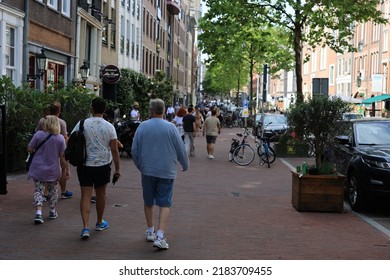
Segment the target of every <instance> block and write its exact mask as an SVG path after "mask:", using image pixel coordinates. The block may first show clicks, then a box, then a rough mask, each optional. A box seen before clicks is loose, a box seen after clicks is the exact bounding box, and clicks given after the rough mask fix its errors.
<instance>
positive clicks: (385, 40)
mask: <svg viewBox="0 0 390 280" xmlns="http://www.w3.org/2000/svg"><path fill="white" fill-rule="evenodd" d="M382 44H383V45H382V51H383V52H387V51H388V50H389V30H384V31H383V42H382Z"/></svg>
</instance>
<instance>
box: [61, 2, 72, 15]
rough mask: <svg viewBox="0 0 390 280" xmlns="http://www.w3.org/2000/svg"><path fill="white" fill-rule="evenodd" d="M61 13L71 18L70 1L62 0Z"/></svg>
mask: <svg viewBox="0 0 390 280" xmlns="http://www.w3.org/2000/svg"><path fill="white" fill-rule="evenodd" d="M61 13H62V14H63V15H64V16H67V17H70V0H62V6H61Z"/></svg>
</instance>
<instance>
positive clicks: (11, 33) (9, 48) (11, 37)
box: [5, 25, 15, 79]
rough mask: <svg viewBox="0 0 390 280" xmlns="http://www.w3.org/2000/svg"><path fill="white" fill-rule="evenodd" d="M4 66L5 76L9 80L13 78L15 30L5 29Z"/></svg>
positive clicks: (8, 27)
mask: <svg viewBox="0 0 390 280" xmlns="http://www.w3.org/2000/svg"><path fill="white" fill-rule="evenodd" d="M5 66H6V73H7V76H8V77H10V78H11V79H13V78H14V76H15V28H13V27H11V26H8V25H7V27H6V49H5Z"/></svg>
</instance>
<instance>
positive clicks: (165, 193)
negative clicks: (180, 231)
mask: <svg viewBox="0 0 390 280" xmlns="http://www.w3.org/2000/svg"><path fill="white" fill-rule="evenodd" d="M174 181H175V180H174V179H163V178H158V177H153V176H147V175H142V190H143V197H144V204H145V205H147V206H153V205H154V204H156V205H157V206H159V207H171V205H172V194H173V182H174Z"/></svg>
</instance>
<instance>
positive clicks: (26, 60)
mask: <svg viewBox="0 0 390 280" xmlns="http://www.w3.org/2000/svg"><path fill="white" fill-rule="evenodd" d="M29 21H30V1H29V0H24V24H23V62H22V63H23V67H22V78H21V80H22V81H27V73H28V70H29V47H28V34H29V31H30V28H29V26H30V24H29Z"/></svg>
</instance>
